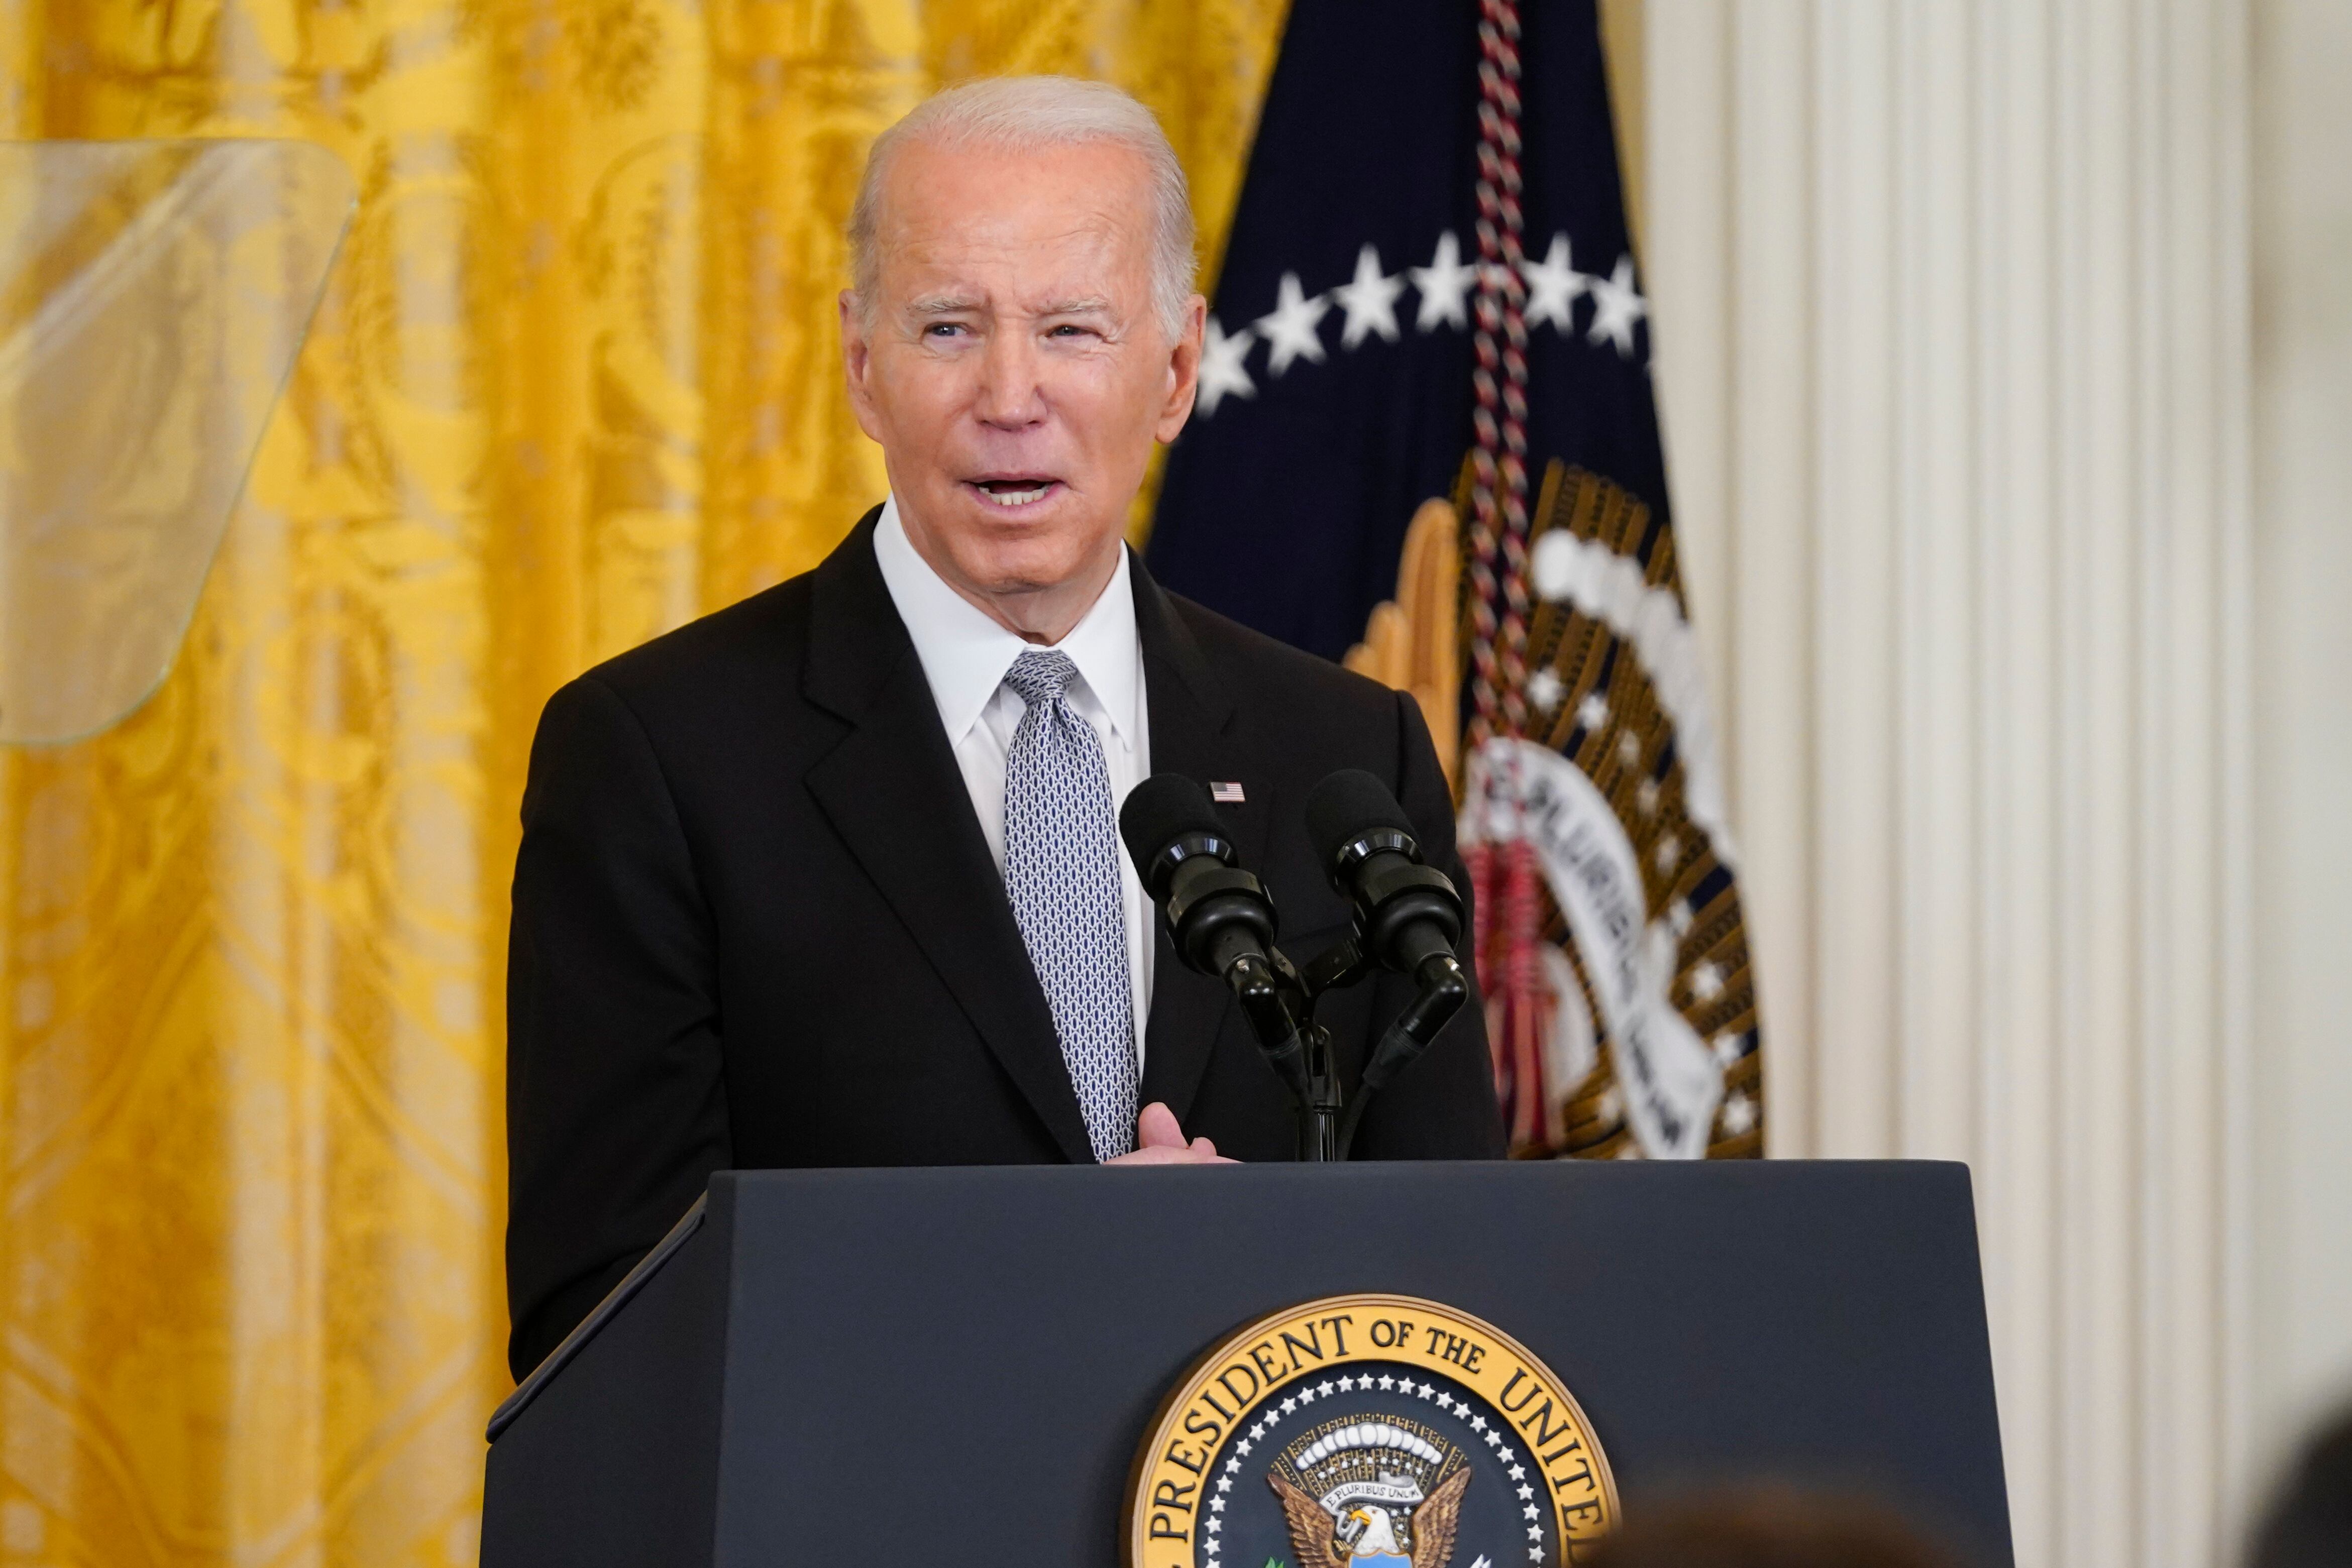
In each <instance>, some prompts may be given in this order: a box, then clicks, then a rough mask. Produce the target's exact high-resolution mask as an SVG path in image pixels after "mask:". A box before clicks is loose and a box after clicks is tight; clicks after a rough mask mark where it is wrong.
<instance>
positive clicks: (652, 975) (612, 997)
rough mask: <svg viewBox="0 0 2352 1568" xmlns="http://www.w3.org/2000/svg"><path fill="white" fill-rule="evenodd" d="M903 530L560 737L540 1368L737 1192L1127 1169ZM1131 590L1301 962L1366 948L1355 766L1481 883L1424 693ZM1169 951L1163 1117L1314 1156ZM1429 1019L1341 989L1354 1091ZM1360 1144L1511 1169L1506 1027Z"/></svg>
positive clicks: (628, 675) (548, 717)
mask: <svg viewBox="0 0 2352 1568" xmlns="http://www.w3.org/2000/svg"><path fill="white" fill-rule="evenodd" d="M877 511H878V509H877ZM876 515H877V514H876V513H869V514H867V516H866V518H865V520H864V521H863V522H861V523H860V524H859V525H858V527H857V528H856V529H855V530H854V531H853V532H852V533H851V534H850V536H849V538H847V539H846V540H845V542H844V543H843V544H842V546H841V548H840V549H836V550H835V551H834V553H833V554H832V556H831V557H829V558H828V559H826V560H825V561H824V564H823V565H821V566H819V567H818V568H817V569H816V570H814V571H813V572H811V573H808V574H807V575H805V576H803V577H798V578H795V579H793V580H791V581H790V582H786V583H783V584H782V585H781V586H779V587H776V588H773V589H771V590H769V591H766V592H764V593H761V594H759V595H757V596H755V597H753V598H751V599H748V600H746V601H743V602H741V603H740V604H737V605H734V606H733V607H731V608H730V609H727V610H723V611H720V612H718V613H716V614H714V615H710V616H708V617H705V618H704V619H702V620H700V621H697V622H694V623H693V624H691V625H689V626H687V627H684V628H682V629H681V630H679V631H677V632H672V633H670V634H669V635H667V636H665V637H661V638H658V639H656V641H654V642H651V643H646V645H644V646H643V647H640V648H637V649H635V650H634V651H633V652H630V653H625V654H623V655H621V656H620V657H619V658H617V659H614V660H613V661H611V662H610V663H608V664H602V665H600V666H598V667H597V668H595V669H593V670H591V671H590V672H589V673H588V674H584V675H583V676H581V677H580V678H579V679H578V680H576V681H573V682H572V684H571V685H567V686H565V687H564V688H563V689H562V691H559V692H558V693H556V694H555V695H554V696H553V697H552V698H551V700H550V701H549V703H548V705H547V708H546V711H545V713H544V714H543V715H542V716H541V719H540V726H539V735H538V738H537V739H536V741H535V742H534V743H533V745H532V747H531V756H530V782H529V784H528V786H527V787H526V789H525V790H524V793H523V806H522V821H523V836H522V848H521V852H520V856H519V858H518V860H517V862H516V866H515V882H514V925H513V931H512V942H511V948H510V954H509V970H508V990H507V1008H508V1019H507V1028H508V1048H507V1084H508V1088H507V1138H508V1148H509V1197H510V1203H511V1207H510V1211H509V1224H508V1229H507V1277H508V1291H509V1302H510V1306H511V1311H512V1316H513V1325H514V1333H513V1338H512V1340H511V1342H510V1343H509V1359H510V1361H511V1364H512V1365H513V1367H514V1370H515V1373H516V1375H518V1376H520V1375H522V1374H523V1373H524V1372H526V1371H528V1370H529V1369H530V1367H531V1366H533V1365H535V1364H537V1363H538V1362H539V1360H540V1358H541V1356H543V1355H544V1354H546V1353H547V1352H548V1351H550V1350H551V1349H552V1348H554V1346H555V1344H556V1343H557V1342H558V1341H559V1340H561V1339H562V1337H563V1335H564V1334H565V1333H569V1332H570V1330H571V1328H572V1325H573V1324H574V1323H575V1322H578V1321H579V1320H580V1319H581V1318H582V1317H583V1316H584V1315H585V1314H586V1313H587V1312H588V1310H589V1309H590V1308H591V1307H593V1305H594V1304H595V1303H596V1301H598V1299H599V1298H601V1297H602V1296H603V1295H604V1292H605V1291H607V1290H609V1289H610V1288H611V1287H612V1286H613V1285H614V1284H615V1283H616V1282H617V1281H619V1280H620V1278H621V1276H622V1275H623V1274H624V1273H625V1272H626V1271H627V1270H629V1268H630V1267H631V1266H632V1265H633V1264H634V1263H635V1261H636V1260H638V1259H639V1258H640V1257H642V1256H643V1255H644V1254H645V1253H646V1251H647V1250H648V1249H650V1248H651V1247H652V1246H653V1244H654V1243H655V1242H656V1241H657V1240H658V1239H660V1238H661V1236H662V1234H663V1233H664V1232H665V1231H666V1230H667V1229H668V1228H669V1227H670V1225H671V1224H672V1222H674V1221H675V1220H676V1219H677V1217H678V1216H679V1214H680V1213H682V1212H683V1211H684V1210H685V1209H686V1208H687V1207H688V1205H689V1204H691V1203H692V1202H693V1201H694V1199H695V1198H696V1197H698V1196H699V1195H700V1193H701V1192H702V1189H703V1186H704V1185H705V1183H706V1181H707V1180H708V1178H709V1176H710V1173H711V1172H713V1171H715V1170H721V1169H727V1168H732V1167H755V1166H866V1165H982V1164H999V1163H1053V1162H1061V1161H1073V1162H1077V1161H1087V1160H1090V1159H1091V1158H1092V1157H1093V1156H1092V1155H1091V1154H1090V1152H1089V1150H1088V1147H1087V1134H1086V1127H1085V1124H1084V1122H1083V1120H1082V1119H1081V1117H1080V1115H1079V1112H1078V1103H1077V1097H1076V1093H1075V1092H1074V1091H1073V1090H1072V1089H1071V1086H1070V1080H1069V1075H1068V1072H1067V1071H1066V1069H1065V1068H1064V1066H1063V1062H1062V1056H1061V1050H1060V1047H1059V1046H1058V1044H1057V1043H1056V1041H1055V1033H1054V1026H1053V1020H1052V1017H1051V1015H1050V1014H1049V1012H1048V1011H1047V1009H1046V1005H1045V994H1044V992H1043V991H1042V990H1041V989H1040V988H1039V987H1038V984H1037V981H1036V977H1035V975H1034V972H1033V971H1032V970H1031V968H1030V966H1029V960H1028V956H1027V954H1026V951H1025V950H1024V948H1023V946H1022V944H1021V936H1020V932H1019V930H1018V928H1017V927H1016V926H1015V925H1014V924H1013V913H1012V907H1011V905H1010V904H1008V903H1007V902H1006V899H1005V895H1004V883H1003V877H1002V876H1001V875H1000V874H999V873H998V871H997V869H996V865H995V862H994V861H993V860H992V857H991V856H990V854H989V851H988V845H987V841H986V840H984V839H983V838H982V835H981V831H980V823H979V821H978V820H977V818H976V817H975V816H974V815H973V812H972V809H971V797H970V795H969V793H968V792H967V791H966V789H965V787H964V782H963V775H962V774H961V771H960V770H959V769H958V768H957V766H956V761H955V757H954V754H953V753H952V751H951V750H950V747H949V743H948V738H947V734H946V731H945V729H944V728H943V727H942V726H941V725H940V716H939V709H938V707H937V706H936V705H935V703H934V702H933V700H932V696H931V690H930V685H929V682H928V681H927V680H926V679H925V678H924V674H923V668H922V664H921V661H920V660H919V658H918V657H917V655H916V653H915V650H914V644H913V643H912V642H911V641H910V640H909V639H908V635H907V631H906V627H905V625H904V624H903V623H902V622H900V620H899V619H898V611H897V609H896V608H895V606H894V605H893V603H892V601H891V599H890V596H889V592H888V591H887V589H886V588H885V586H884V584H883V580H882V573H881V570H880V568H879V567H878V566H877V564H876V562H875V558H874V546H873V533H874V520H875V517H876ZM1130 570H1131V572H1132V575H1133V578H1134V585H1135V608H1136V622H1137V628H1138V633H1139V640H1140V642H1141V643H1142V649H1143V666H1144V681H1145V689H1146V692H1147V694H1148V704H1149V707H1150V727H1151V766H1152V768H1153V770H1154V771H1157V772H1176V773H1182V774H1186V775H1189V776H1190V777H1192V779H1196V780H1202V781H1206V780H1212V779H1215V780H1231V781H1234V782H1237V783H1239V784H1241V785H1242V786H1243V789H1244V791H1245V793H1246V796H1247V799H1246V800H1245V802H1244V803H1243V804H1241V805H1238V806H1233V807H1224V808H1220V810H1223V811H1225V812H1226V813H1228V814H1229V816H1230V819H1231V822H1232V831H1233V836H1234V841H1235V842H1236V843H1237V844H1238V845H1239V846H1240V849H1241V852H1242V855H1243V859H1244V864H1246V865H1249V866H1250V867H1252V868H1253V869H1255V870H1257V871H1258V872H1260V873H1261V874H1262V875H1263V876H1264V877H1265V881H1266V883H1268V885H1269V886H1270V888H1271V889H1272V891H1273V894H1274V897H1275V901H1276V909H1277V911H1278V913H1279V914H1280V915H1281V918H1282V932H1283V935H1282V940H1283V942H1284V946H1285V947H1286V950H1287V951H1289V952H1290V953H1291V954H1292V956H1294V957H1296V958H1297V959H1298V960H1299V961H1300V962H1302V963H1303V962H1305V961H1306V959H1307V957H1309V956H1312V955H1313V954H1314V953H1315V952H1316V951H1318V950H1319V948H1320V947H1321V946H1323V944H1324V941H1325V940H1327V939H1330V938H1336V937H1338V936H1340V935H1341V934H1342V933H1343V931H1344V929H1345V925H1346V921H1347V908H1346V905H1345V904H1344V903H1343V902H1342V901H1341V900H1340V898H1339V895H1338V894H1335V893H1334V892H1333V891H1332V890H1331V887H1330V885H1329V883H1328V881H1327V880H1326V879H1325V877H1324V875H1323V874H1322V873H1321V872H1320V871H1319V870H1318V868H1317V866H1316V865H1315V864H1314V863H1313V855H1312V852H1311V851H1310V850H1309V848H1308V846H1307V836H1306V830H1305V826H1304V824H1303V822H1302V821H1301V819H1300V807H1301V804H1302V802H1303V801H1304V800H1305V798H1306V795H1307V791H1308V790H1309V789H1311V788H1313V786H1314V785H1315V783H1316V782H1317V781H1318V779H1321V778H1322V777H1323V776H1324V775H1325V774H1326V773H1328V772H1329V771H1331V770H1332V769H1334V768H1351V767H1352V768H1369V769H1370V770H1371V771H1372V772H1374V773H1376V774H1378V775H1379V776H1380V777H1381V779H1385V780H1387V781H1388V782H1389V784H1390V785H1391V788H1393V789H1395V791H1396V793H1397V796H1398V799H1399V800H1400V801H1401V802H1402V804H1403V806H1404V807H1405V809H1406V810H1407V811H1408V813H1410V815H1411V816H1412V820H1413V822H1414V825H1415V826H1416V827H1417V828H1418V829H1419V831H1420V834H1421V840H1422V843H1423V846H1424V848H1425V851H1426V852H1427V853H1428V854H1429V857H1430V859H1431V860H1432V862H1433V863H1435V864H1437V865H1440V866H1443V867H1444V868H1445V869H1446V870H1447V871H1449V872H1451V873H1453V874H1454V880H1455V882H1456V883H1458V884H1460V885H1461V886H1463V887H1464V889H1465V893H1466V890H1467V888H1468V879H1467V878H1466V877H1465V876H1464V875H1463V873H1462V870H1461V864H1460V861H1459V859H1458V857H1457V856H1456V854H1455V852H1454V821H1453V810H1452V804H1451V801H1450V799H1449V797H1448V794H1447V790H1446V787H1445V781H1444V777H1443V775H1442V774H1441V773H1440V771H1439V769H1438V764H1437V758H1436V755H1435V752H1434V751H1433V748H1432V747H1431V745H1430V741H1429V735H1428V732H1427V730H1426V729H1425V728H1424V727H1423V724H1422V720H1421V716H1420V713H1419V710H1418V709H1417V707H1416V706H1415V705H1414V704H1413V702H1412V699H1411V698H1410V697H1408V696H1405V695H1402V694H1400V693H1397V692H1392V691H1390V690H1388V689H1387V688H1385V687H1383V686H1381V685H1376V684H1374V683H1373V682H1370V681H1368V680H1365V679H1363V678H1361V677H1360V676H1357V675H1353V674H1349V673H1348V672H1346V671H1344V670H1342V669H1340V668H1339V667H1338V666H1337V665H1334V664H1328V663H1326V662H1325V661H1323V660H1320V659H1317V658H1314V657H1311V656H1309V655H1307V654H1305V653H1299V652H1297V650H1295V649H1292V648H1288V647H1286V646H1284V645H1282V644H1280V643H1275V642H1273V641H1270V640H1269V639H1267V638H1265V637H1262V636H1259V635H1258V634H1257V633H1255V632H1250V631H1247V630H1245V629H1244V628H1242V627H1240V626H1237V625H1235V624H1234V623H1233V622H1229V621H1225V620H1223V619H1222V618H1220V617H1218V616H1216V615H1213V614H1212V613H1210V612H1208V611H1205V610H1202V608H1200V607H1199V606H1198V605H1195V604H1192V603H1190V602H1188V601H1184V600H1181V599H1177V598H1174V597H1172V596H1171V595H1169V594H1166V593H1163V592H1162V591H1160V589H1159V588H1158V586H1157V585H1155V584H1154V583H1153V582H1152V581H1151V579H1150V576H1149V575H1148V574H1147V573H1146V572H1145V571H1144V570H1143V564H1142V562H1141V561H1140V560H1136V561H1132V562H1131V563H1130ZM1158 942H1159V951H1158V956H1157V959H1156V966H1155V968H1154V971H1153V988H1152V1000H1151V1011H1150V1022H1149V1028H1148V1029H1147V1030H1146V1033H1145V1052H1144V1071H1143V1082H1142V1085H1141V1092H1142V1099H1143V1101H1144V1102H1145V1103H1149V1102H1150V1101H1153V1100H1163V1101H1165V1102H1167V1103H1168V1104H1169V1106H1170V1107H1171V1109H1172V1110H1174V1111H1175V1113H1176V1114H1177V1116H1178V1118H1179V1119H1180V1120H1181V1122H1182V1123H1183V1125H1184V1129H1185V1131H1186V1132H1187V1133H1188V1134H1192V1135H1193V1136H1201V1135H1203V1134H1205V1135H1206V1136H1208V1137H1210V1138H1213V1139H1214V1140H1215V1141H1216V1145H1217V1147H1218V1148H1219V1149H1220V1150H1221V1151H1222V1152H1223V1153H1226V1154H1230V1155H1236V1156H1239V1157H1240V1158H1243V1159H1251V1160H1284V1159H1289V1158H1292V1157H1294V1146H1295V1134H1294V1128H1295V1120H1294V1115H1293V1112H1292V1110H1291V1106H1290V1103H1289V1099H1288V1096H1287V1094H1286V1092H1285V1090H1284V1089H1283V1087H1282V1085H1281V1083H1280V1082H1279V1081H1278V1080H1277V1079H1276V1077H1275V1075H1274V1073H1273V1071H1271V1070H1270V1069H1269V1068H1267V1067H1266V1065H1265V1061H1263V1059H1262V1058H1261V1057H1260V1056H1259V1054H1258V1052H1257V1050H1256V1048H1255V1045H1254V1043H1253V1042H1252V1039H1251V1036H1250V1034H1249V1031H1248V1029H1247V1027H1246V1026H1245V1024H1244V1020H1243V1019H1242V1017H1241V1015H1240V1013H1239V1011H1238V1009H1236V1008H1235V1007H1234V1005H1232V1003H1231V1000H1230V998H1229V995H1228V993H1227V992H1226V991H1225V989H1224V988H1223V986H1222V985H1220V984H1219V983H1218V982H1217V981H1215V980H1213V979H1211V978H1208V977H1203V976H1201V975H1196V974H1194V973H1192V972H1191V971H1190V970H1188V969H1186V968H1185V967H1183V966H1182V965H1181V963H1180V962H1179V961H1178V960H1177V958H1176V956H1175V954H1174V952H1173V950H1172V949H1171V946H1170V943H1169V940H1168V937H1167V935H1166V933H1165V932H1164V931H1162V932H1160V934H1159V936H1158ZM1408 995H1409V987H1408V985H1407V983H1406V982H1405V981H1403V980H1402V979H1401V978H1398V977H1388V976H1383V977H1381V978H1380V979H1379V980H1378V981H1377V982H1370V983H1366V984H1364V985H1362V986H1360V987H1358V988H1355V989H1353V990H1349V991H1342V992H1338V993H1335V994H1333V995H1330V996H1328V997H1327V998H1325V999H1324V1002H1323V1004H1322V1008H1321V1009H1320V1012H1319V1014H1318V1017H1319V1018H1320V1019H1322V1021H1324V1022H1325V1023H1327V1024H1328V1025H1329V1026H1330V1027H1331V1030H1332V1033H1333V1035H1334V1038H1335V1042H1336V1046H1337V1051H1336V1054H1337V1056H1338V1058H1339V1063H1340V1066H1341V1071H1342V1074H1343V1076H1346V1077H1349V1078H1350V1079H1352V1076H1353V1074H1354V1073H1355V1072H1356V1071H1358V1070H1359V1069H1360V1064H1361V1061H1362V1060H1363V1055H1364V1052H1365V1051H1366V1049H1367V1048H1368V1045H1369V1042H1370V1040H1373V1039H1376V1038H1377V1033H1376V1029H1375V1026H1376V1025H1377V1026H1381V1027H1385V1025H1386V1023H1387V1021H1388V1020H1389V1019H1391V1018H1393V1017H1394V1016H1395V1014H1396V1013H1397V1012H1398V1011H1399V1010H1400V1009H1402V1007H1403V1005H1404V1003H1405V1001H1406V999H1407V998H1408ZM1356 1148H1357V1152H1358V1154H1359V1155H1360V1156H1362V1157H1370V1158H1463V1157H1474V1156H1488V1155H1500V1154H1501V1153H1502V1152H1503V1138H1502V1129H1501V1124H1500V1119H1499V1116H1498V1115H1497V1113H1496V1105H1495V1098H1494V1092H1493V1087H1492V1082H1491V1078H1490V1075H1489V1067H1488V1059H1487V1051H1486V1028H1485V1020H1484V1009H1482V1008H1481V1007H1479V1006H1478V1005H1476V1003H1475V1001H1474V1003H1473V1005H1471V1006H1469V1007H1467V1008H1465V1009H1463V1012H1462V1013H1461V1015H1460V1016H1459V1017H1457V1018H1456V1019H1455V1020H1454V1022H1453V1023H1452V1024H1451V1025H1450V1026H1449V1027H1448V1028H1447V1029H1446V1030H1445V1031H1444V1033H1443V1034H1442V1035H1441V1036H1440V1037H1439V1039H1438V1040H1437V1041H1436V1043H1435V1044H1434V1045H1433V1046H1432V1047H1431V1049H1430V1051H1429V1052H1428V1053H1427V1054H1426V1055H1425V1056H1424V1057H1423V1058H1422V1060H1421V1061H1418V1062H1416V1063H1415V1064H1414V1065H1413V1066H1412V1068H1411V1069H1409V1070H1408V1071H1406V1072H1405V1073H1404V1074H1403V1075H1402V1076H1401V1077H1400V1078H1399V1079H1398V1080H1397V1081H1396V1082H1394V1083H1393V1084H1392V1085H1391V1086H1390V1087H1389V1088H1388V1089H1387V1090H1386V1091H1384V1092H1383V1094H1382V1096H1381V1099H1379V1100H1377V1101H1375V1102H1374V1103H1372V1105H1371V1107H1370V1110H1369V1112H1368V1113H1367V1115H1366V1116H1365V1118H1364V1122H1363V1124H1362V1127H1361V1128H1360V1132H1359V1134H1358V1138H1357V1145H1356Z"/></svg>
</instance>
